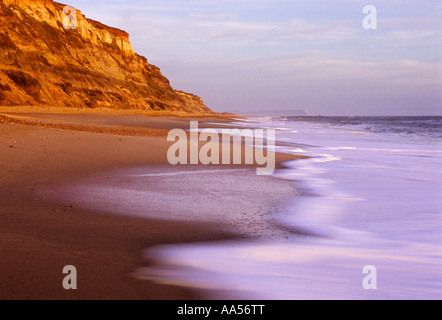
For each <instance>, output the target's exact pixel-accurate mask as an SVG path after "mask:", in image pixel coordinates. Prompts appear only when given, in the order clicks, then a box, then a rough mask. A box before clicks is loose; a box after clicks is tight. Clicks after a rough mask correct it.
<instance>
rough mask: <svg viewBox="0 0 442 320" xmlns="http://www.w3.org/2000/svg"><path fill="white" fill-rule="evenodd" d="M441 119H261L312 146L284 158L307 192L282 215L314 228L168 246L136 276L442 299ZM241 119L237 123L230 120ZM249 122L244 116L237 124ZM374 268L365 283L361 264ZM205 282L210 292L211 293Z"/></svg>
mask: <svg viewBox="0 0 442 320" xmlns="http://www.w3.org/2000/svg"><path fill="white" fill-rule="evenodd" d="M441 123H442V118H440V117H438V118H417V117H416V118H411V117H405V118H404V117H397V118H394V117H389V118H367V117H358V118H350V117H341V118H339V117H330V118H327V117H321V118H314V117H311V118H309V117H307V118H305V117H276V118H273V117H264V118H253V119H250V121H248V122H246V125H250V126H252V127H260V128H276V130H277V139H278V140H279V141H282V142H292V143H295V145H286V146H284V147H279V151H281V152H287V153H295V154H304V155H307V156H310V158H309V159H306V160H297V161H293V162H289V163H286V165H287V166H288V169H284V170H280V171H278V172H276V174H275V177H279V178H283V179H291V180H293V181H294V183H296V185H297V186H298V188H300V189H301V190H302V194H303V196H302V197H297V198H295V199H290V200H288V201H287V203H286V204H285V206H284V210H280V214H279V215H278V216H277V217H275V219H278V221H279V222H280V223H281V225H285V226H286V227H289V228H293V229H296V230H299V229H301V230H305V231H307V232H308V233H309V234H312V236H308V237H296V236H293V237H289V238H288V239H286V238H284V239H280V240H275V239H272V240H267V239H265V238H263V239H261V240H259V241H256V240H255V241H243V242H219V243H209V244H194V245H178V246H163V247H157V248H154V249H150V250H148V252H146V254H147V255H148V256H149V257H150V258H152V257H154V258H156V259H157V261H158V262H159V264H158V266H157V267H155V268H148V269H143V270H139V272H138V273H137V276H138V277H144V278H148V279H151V280H152V279H154V280H156V281H159V282H166V283H174V284H182V285H187V286H192V287H196V288H200V289H201V290H203V289H204V290H206V293H208V294H210V292H217V294H219V292H220V290H221V291H225V292H228V294H227V293H226V294H227V295H228V296H227V298H232V297H233V298H247V299H441V298H442V268H441V267H442V236H441V234H442V201H441V199H442V184H441V181H442V157H441V156H442V148H441V147H442V142H441V137H442V135H441ZM234 125H239V123H238V124H234ZM241 125H242V126H243V125H244V122H242V123H241ZM366 265H373V266H375V267H376V270H377V284H378V285H377V290H366V289H364V287H363V285H362V281H363V279H364V277H365V276H366V274H363V272H362V271H363V268H364V267H365V266H366ZM207 290H208V291H207Z"/></svg>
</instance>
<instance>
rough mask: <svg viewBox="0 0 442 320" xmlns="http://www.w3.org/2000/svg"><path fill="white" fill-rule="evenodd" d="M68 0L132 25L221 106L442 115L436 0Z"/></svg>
mask: <svg viewBox="0 0 442 320" xmlns="http://www.w3.org/2000/svg"><path fill="white" fill-rule="evenodd" d="M65 3H68V4H70V5H72V6H74V7H76V8H78V9H80V10H81V11H82V13H83V14H85V15H86V16H87V17H89V18H92V19H94V20H99V21H101V22H103V23H105V24H108V25H111V26H114V27H118V28H120V29H123V30H126V31H127V32H129V34H130V40H131V42H132V45H133V47H134V49H135V51H136V52H137V53H139V54H141V55H143V56H145V57H146V58H147V59H148V61H149V62H150V63H151V64H154V65H157V66H158V67H160V68H161V71H162V73H163V74H164V75H165V76H166V77H167V78H168V79H169V80H170V81H171V84H172V86H173V87H174V88H175V89H179V90H183V91H188V92H192V93H195V94H197V95H199V96H201V97H202V98H203V100H204V102H205V103H206V105H207V106H209V107H210V108H212V109H213V110H215V111H218V112H224V111H233V112H242V113H247V112H251V111H255V110H262V111H271V110H297V109H305V110H307V111H308V112H309V113H311V114H313V115H318V114H322V115H435V114H438V115H442V101H441V100H442V96H441V92H442V24H441V21H442V14H441V13H442V2H441V1H440V0H383V1H380V0H377V1H366V0H365V1H360V0H316V1H306V0H303V1H301V0H216V1H215V0H204V1H203V0H161V1H160V0H143V1H142V0H94V1H90V0H66V1H65ZM366 5H373V6H375V8H376V11H377V29H375V30H374V29H370V30H366V29H365V28H364V27H363V20H364V18H365V17H366V16H367V15H366V14H363V8H364V7H365V6H366Z"/></svg>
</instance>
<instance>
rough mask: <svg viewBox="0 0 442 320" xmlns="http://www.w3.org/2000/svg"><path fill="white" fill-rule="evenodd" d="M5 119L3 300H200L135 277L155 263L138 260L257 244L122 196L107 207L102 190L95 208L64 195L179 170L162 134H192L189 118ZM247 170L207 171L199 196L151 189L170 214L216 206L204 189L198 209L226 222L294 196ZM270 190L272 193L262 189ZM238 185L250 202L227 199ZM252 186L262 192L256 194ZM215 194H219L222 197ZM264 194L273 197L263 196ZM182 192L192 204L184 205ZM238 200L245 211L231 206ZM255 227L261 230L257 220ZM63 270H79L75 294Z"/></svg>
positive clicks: (68, 113)
mask: <svg viewBox="0 0 442 320" xmlns="http://www.w3.org/2000/svg"><path fill="white" fill-rule="evenodd" d="M0 113H1V114H2V115H3V118H2V121H0V154H1V155H2V156H1V158H0V171H1V173H2V174H1V176H0V256H1V259H0V283H1V286H0V299H155V300H163V299H203V298H204V297H202V296H200V295H199V294H198V293H196V292H194V291H192V290H190V289H186V288H182V287H175V286H168V285H159V284H155V283H153V282H149V281H142V280H137V279H135V278H134V277H133V276H132V275H131V274H132V273H133V271H134V270H136V269H137V268H138V267H140V266H146V265H148V264H149V261H146V260H144V259H143V257H142V254H141V252H142V251H143V250H144V249H145V248H147V247H152V246H156V245H160V244H172V243H188V242H203V241H213V240H219V239H232V238H238V237H248V236H250V235H248V234H244V233H242V232H241V229H238V228H232V224H229V223H220V222H219V221H218V220H212V221H207V219H180V218H179V215H178V217H177V218H174V219H159V218H158V216H155V215H154V214H152V215H150V214H147V215H136V214H127V212H126V211H127V210H125V209H124V208H125V206H126V208H132V207H133V206H134V205H135V204H137V205H138V206H139V205H140V204H139V203H136V202H130V201H127V202H125V199H124V198H123V199H121V200H119V201H120V202H118V201H117V202H116V204H115V203H113V204H112V205H111V206H110V205H109V201H107V200H106V198H105V197H99V194H100V190H99V189H94V191H95V192H96V195H95V197H96V199H97V201H95V202H94V205H93V206H91V205H89V204H88V203H85V202H81V201H79V199H83V198H78V197H75V194H74V193H70V192H71V191H70V190H71V189H69V188H67V189H66V186H69V185H71V184H72V183H74V182H75V183H76V184H77V186H78V183H83V182H86V181H89V182H91V181H92V182H94V183H95V184H96V185H101V186H109V184H112V183H114V184H117V185H118V186H119V187H122V185H121V183H122V182H121V181H116V182H115V181H114V182H110V181H109V173H112V172H121V170H126V169H130V170H132V169H133V168H144V169H143V170H144V171H143V172H146V170H147V171H148V170H153V172H155V170H157V171H158V170H161V172H163V173H164V171H165V170H166V172H167V170H170V171H173V170H177V167H171V166H169V164H168V163H167V159H166V154H167V150H168V148H169V146H170V145H171V143H170V142H167V141H166V136H165V134H167V133H165V132H167V131H168V130H170V129H172V128H180V127H181V128H188V127H189V120H190V118H185V117H181V118H176V117H171V116H170V115H169V116H166V117H147V116H146V115H143V114H137V113H133V112H132V113H129V112H127V113H124V112H109V111H99V110H96V111H87V112H78V111H74V110H65V109H62V110H56V111H51V112H48V110H45V109H35V110H34V109H32V110H28V109H27V108H23V109H22V110H20V109H11V108H5V107H3V108H0ZM0 120H1V119H0ZM192 120H195V119H194V118H193V119H192ZM198 120H200V121H201V122H202V121H208V122H214V121H216V122H217V123H219V125H220V126H222V123H223V122H226V121H229V119H228V118H224V119H223V118H219V117H218V118H217V117H213V118H204V119H198ZM208 126H212V125H208ZM286 157H287V156H286V155H277V161H278V162H281V161H284V160H288V158H286ZM226 167H229V168H232V169H238V167H233V166H218V168H219V170H221V171H222V170H225V169H226ZM218 168H215V170H216V169H218ZM241 168H242V169H244V170H241V171H240V174H238V172H236V173H235V174H232V172H230V173H229V172H224V173H223V172H221V171H220V172H218V173H216V174H214V173H213V172H207V173H204V175H205V178H204V179H201V181H203V180H204V181H205V182H204V184H201V185H198V184H194V185H193V187H192V190H186V186H187V182H186V180H185V179H183V180H182V181H181V180H180V179H174V180H173V181H169V182H167V181H165V180H161V177H159V178H158V180H157V181H156V182H155V183H152V184H150V185H149V184H147V186H150V187H151V188H152V189H154V188H156V187H157V186H158V183H160V182H162V183H163V184H162V194H163V195H164V196H165V197H166V199H167V195H168V194H170V199H171V201H170V202H167V206H164V208H163V209H164V211H165V212H164V215H165V216H168V215H169V216H173V215H175V216H177V212H180V211H186V210H185V209H184V208H183V203H182V201H181V200H180V199H188V201H190V200H189V199H194V200H195V199H199V201H202V202H200V204H204V203H206V204H207V203H209V202H204V191H207V190H211V192H212V193H214V194H212V195H211V197H210V206H207V207H206V208H205V209H204V206H201V205H199V206H198V207H199V208H200V212H199V215H200V217H204V214H205V213H204V210H207V211H208V214H210V212H213V210H214V209H213V208H216V210H218V211H219V212H221V214H222V211H223V209H220V208H225V211H226V216H232V215H234V214H238V212H241V214H242V213H244V212H245V213H247V214H248V215H249V216H250V217H253V216H254V214H255V213H258V214H261V215H262V214H263V213H268V211H269V210H271V208H272V207H274V206H275V201H276V200H277V199H276V200H275V196H276V195H278V194H279V195H280V196H281V198H283V197H285V196H289V195H290V194H292V193H294V192H295V190H293V187H292V186H291V185H289V183H288V182H287V183H286V182H284V181H277V180H275V179H273V178H271V177H258V176H256V174H255V172H256V171H255V168H254V167H253V166H248V167H247V166H242V167H241ZM193 169H194V170H200V169H207V168H206V167H204V166H194V167H193ZM183 170H187V166H184V167H183ZM102 173H104V174H102ZM110 175H111V176H112V174H110ZM197 181H198V180H197ZM223 181H224V182H223ZM127 183H132V182H131V181H127ZM266 183H268V184H269V187H270V188H265V187H264V184H266ZM239 184H242V185H243V186H244V187H245V188H248V189H249V192H248V193H247V195H246V194H241V193H240V192H233V191H229V185H236V186H238V185H239ZM245 184H247V185H245ZM253 186H260V188H258V189H255V190H254V189H253ZM217 187H218V188H219V190H221V191H220V192H219V194H218V195H217V194H216V190H217V189H216V188H217ZM64 188H65V189H64ZM266 189H271V190H272V192H268V193H266V192H263V190H266ZM183 190H186V192H189V194H191V196H190V197H189V198H187V197H184V198H179V197H177V195H178V194H179V192H183ZM97 195H98V196H97ZM105 195H107V196H109V194H105ZM235 197H237V198H236V200H235ZM238 197H239V198H238ZM241 197H243V199H241ZM245 199H249V201H243V200H245ZM250 199H252V200H250ZM253 199H256V201H254V200H253ZM113 200H115V199H113ZM152 200H153V199H152ZM75 201H77V202H78V203H77V202H75ZM100 201H101V202H100ZM207 201H209V199H208V200H207ZM232 201H233V202H234V203H236V204H238V205H236V206H228V205H226V204H227V203H229V202H232ZM235 201H236V202H235ZM74 202H75V203H74ZM191 202H193V201H191ZM118 203H121V206H118V205H117V204H118ZM143 205H145V212H148V213H149V212H153V211H155V210H156V211H157V210H158V202H157V203H156V204H155V202H154V201H152V202H151V203H150V202H149V201H146V203H144V204H143ZM201 207H203V209H201ZM112 208H115V209H114V210H112ZM192 210H193V209H192ZM209 211H210V212H209ZM228 211H236V212H228ZM248 223H254V221H253V219H252V220H251V221H248ZM240 224H241V221H240ZM263 228H267V226H266V225H264V226H263ZM66 265H74V266H75V267H76V268H77V271H78V290H70V291H67V290H64V289H63V287H62V281H63V278H64V277H65V275H64V274H62V270H63V267H64V266H66Z"/></svg>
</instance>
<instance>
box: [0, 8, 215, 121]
mask: <svg viewBox="0 0 442 320" xmlns="http://www.w3.org/2000/svg"><path fill="white" fill-rule="evenodd" d="M64 7H65V5H63V4H59V3H56V2H53V1H52V0H0V105H46V106H61V107H77V108H78V107H89V108H96V107H107V108H126V109H128V108H132V109H142V110H154V111H160V110H170V111H185V112H191V113H208V112H211V111H210V110H209V109H208V108H207V107H206V106H205V105H204V103H203V101H202V100H201V99H200V98H199V97H197V96H195V95H192V94H188V93H184V92H180V91H175V90H174V89H173V88H172V87H171V85H170V83H169V81H168V80H167V79H166V78H165V77H164V76H163V75H162V74H161V72H160V69H159V68H157V67H156V66H153V65H151V64H149V63H148V62H147V59H146V58H144V57H142V56H140V55H138V54H136V53H135V52H134V51H133V49H132V46H131V44H130V42H129V35H128V34H127V33H126V32H125V31H122V30H119V29H115V28H111V27H108V26H105V25H103V24H101V23H99V22H97V21H94V20H91V19H87V18H85V16H84V15H82V14H81V12H80V11H77V12H76V13H77V15H76V18H77V23H76V27H77V29H65V28H64V27H63V21H65V20H64V19H65V18H66V16H67V14H66V13H64V12H63V8H64Z"/></svg>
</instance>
